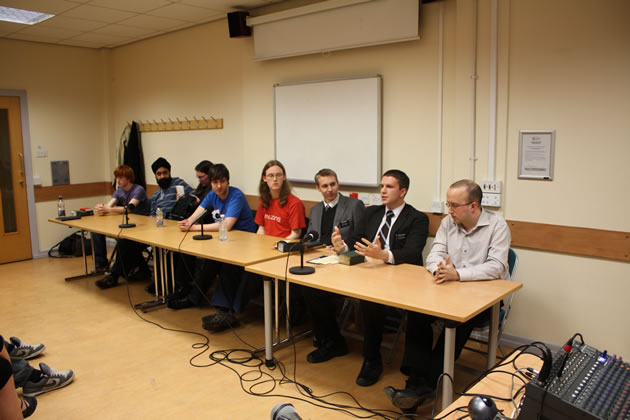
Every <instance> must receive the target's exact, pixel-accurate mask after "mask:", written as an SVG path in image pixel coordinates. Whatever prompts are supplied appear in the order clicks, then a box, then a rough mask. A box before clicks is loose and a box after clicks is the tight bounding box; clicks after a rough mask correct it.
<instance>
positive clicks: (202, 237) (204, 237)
mask: <svg viewBox="0 0 630 420" xmlns="http://www.w3.org/2000/svg"><path fill="white" fill-rule="evenodd" d="M210 210H214V209H212V208H211V209H210ZM206 213H208V209H207V208H206V209H203V211H202V212H201V214H200V215H199V216H197V218H196V219H195V220H193V221H192V222H191V223H190V227H189V228H188V230H190V228H192V226H193V225H194V224H195V223H197V222H198V221H200V220H201V219H202V218H203V216H205V215H206ZM199 224H200V225H201V234H200V235H195V236H193V239H194V240H196V241H207V240H208V239H212V235H204V233H203V223H199Z"/></svg>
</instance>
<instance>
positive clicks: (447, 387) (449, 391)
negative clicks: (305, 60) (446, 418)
mask: <svg viewBox="0 0 630 420" xmlns="http://www.w3.org/2000/svg"><path fill="white" fill-rule="evenodd" d="M455 331H456V328H455V327H446V328H444V373H448V374H449V375H450V376H451V378H453V379H455ZM451 402H453V382H452V381H451V380H450V379H449V378H447V377H446V376H444V377H442V410H444V409H445V408H446V407H448V406H449V405H450V404H451Z"/></svg>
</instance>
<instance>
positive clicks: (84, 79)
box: [0, 39, 109, 249]
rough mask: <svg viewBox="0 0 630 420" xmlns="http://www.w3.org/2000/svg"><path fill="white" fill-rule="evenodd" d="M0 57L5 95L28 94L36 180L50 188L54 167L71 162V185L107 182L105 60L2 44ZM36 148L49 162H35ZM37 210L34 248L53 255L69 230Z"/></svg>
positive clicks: (86, 53) (73, 51) (74, 51)
mask: <svg viewBox="0 0 630 420" xmlns="http://www.w3.org/2000/svg"><path fill="white" fill-rule="evenodd" d="M0 57H2V62H3V65H2V66H0V89H10V90H22V91H26V98H27V102H28V116H29V121H30V126H29V129H30V146H31V155H32V156H33V159H32V167H33V175H34V176H39V177H40V178H41V182H42V185H51V184H52V174H51V169H50V162H51V161H55V160H68V161H69V166H70V182H71V183H82V182H96V181H103V180H104V179H106V176H107V174H108V173H109V168H108V167H109V162H107V161H106V160H104V159H102V156H106V155H107V153H108V148H109V144H108V141H107V136H106V133H105V131H104V128H105V126H106V125H105V123H106V117H107V116H106V114H105V112H104V110H105V102H104V100H105V97H104V78H103V75H104V63H105V61H104V56H103V54H102V53H101V52H100V51H97V50H90V49H86V48H71V47H61V46H51V45H44V44H39V43H35V42H24V41H8V40H4V39H0ZM37 146H41V147H42V148H43V149H45V150H47V151H48V157H44V158H35V150H36V148H37ZM27 182H32V180H27ZM68 204H70V203H68ZM84 204H85V203H82V206H83V205H84ZM90 205H91V203H90ZM69 208H74V207H70V206H69ZM36 209H37V216H36V220H35V221H33V220H31V223H36V224H37V226H38V231H39V244H33V248H34V249H48V248H49V247H50V246H51V245H53V244H55V243H57V242H58V241H59V240H60V239H61V238H63V236H64V235H67V234H68V230H67V229H66V228H63V227H60V226H51V224H50V223H48V222H47V221H46V220H47V218H48V217H54V216H55V215H56V209H55V206H54V205H49V204H47V203H40V204H37V205H36Z"/></svg>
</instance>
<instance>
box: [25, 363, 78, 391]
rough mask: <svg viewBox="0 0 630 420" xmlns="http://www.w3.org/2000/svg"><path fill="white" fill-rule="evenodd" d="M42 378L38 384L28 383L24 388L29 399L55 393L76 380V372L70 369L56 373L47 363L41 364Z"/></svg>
mask: <svg viewBox="0 0 630 420" xmlns="http://www.w3.org/2000/svg"><path fill="white" fill-rule="evenodd" d="M39 370H41V371H42V377H41V378H40V380H39V381H37V382H32V381H30V380H29V381H28V382H26V384H25V385H24V387H23V388H22V390H23V393H24V395H25V396H27V397H34V396H36V395H39V394H43V393H44V392H48V391H53V390H55V389H58V388H62V387H64V386H66V385H68V384H69V383H70V382H72V380H73V379H74V372H73V371H72V370H70V369H66V370H62V371H56V370H55V369H53V368H51V367H50V366H48V365H47V364H46V363H40V364H39Z"/></svg>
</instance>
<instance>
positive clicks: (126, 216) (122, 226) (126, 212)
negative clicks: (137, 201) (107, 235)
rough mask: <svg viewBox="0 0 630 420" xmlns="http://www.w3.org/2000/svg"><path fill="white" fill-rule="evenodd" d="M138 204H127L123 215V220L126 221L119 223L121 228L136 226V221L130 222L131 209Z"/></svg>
mask: <svg viewBox="0 0 630 420" xmlns="http://www.w3.org/2000/svg"><path fill="white" fill-rule="evenodd" d="M135 208H136V206H135V205H134V204H133V203H129V204H127V205H126V206H125V213H124V215H123V220H124V222H125V223H121V224H119V225H118V227H119V228H121V229H126V228H132V227H136V224H135V223H129V211H133V209H135Z"/></svg>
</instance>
